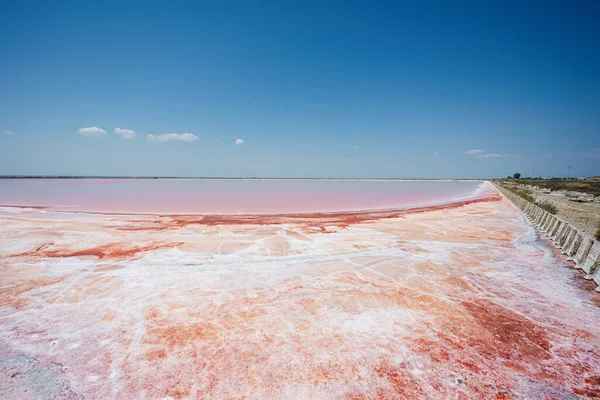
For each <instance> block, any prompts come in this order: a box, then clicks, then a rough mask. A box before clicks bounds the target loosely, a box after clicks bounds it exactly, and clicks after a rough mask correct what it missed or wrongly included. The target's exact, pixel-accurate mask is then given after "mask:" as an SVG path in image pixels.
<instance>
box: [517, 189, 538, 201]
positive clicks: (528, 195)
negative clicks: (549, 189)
mask: <svg viewBox="0 0 600 400" xmlns="http://www.w3.org/2000/svg"><path fill="white" fill-rule="evenodd" d="M515 193H516V194H517V195H518V196H521V197H522V198H524V199H525V200H527V201H530V202H532V203H533V202H535V198H534V197H533V195H532V194H531V192H530V191H527V190H517V191H516V192H515Z"/></svg>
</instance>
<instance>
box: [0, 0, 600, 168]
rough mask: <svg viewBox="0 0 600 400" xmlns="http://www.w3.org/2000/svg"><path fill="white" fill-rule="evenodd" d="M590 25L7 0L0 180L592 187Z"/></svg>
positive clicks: (573, 17) (503, 6) (559, 15)
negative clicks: (393, 181)
mask: <svg viewBox="0 0 600 400" xmlns="http://www.w3.org/2000/svg"><path fill="white" fill-rule="evenodd" d="M598 21H600V2H598V1H562V2H557V1H552V0H550V1H543V2H542V1H539V2H528V1H508V0H503V1H481V0H477V1H470V2H466V1H444V2H427V1H423V2H421V1H409V2H402V1H390V2H384V1H352V0H345V1H342V0H339V1H326V0H320V1H307V0H302V1H296V0H290V1H286V0H283V1H281V0H278V1H273V2H263V1H245V0H244V1H234V0H225V1H210V2H202V1H193V2H192V1H190V2H181V1H139V2H125V1H115V2H111V1H94V2H92V1H87V0H81V1H72V2H62V1H25V0H15V1H9V0H4V1H2V2H0V54H1V57H0V174H43V175H56V174H60V175H147V176H154V175H161V176H175V175H177V176H182V175H183V176H240V177H241V176H289V177H303V176H304V177H327V176H339V177H497V176H506V175H508V174H511V175H512V173H514V172H517V171H520V172H521V173H522V174H523V175H531V174H532V171H533V170H535V172H534V174H535V175H542V176H548V175H557V176H565V175H566V174H567V168H566V166H567V165H572V175H576V176H585V175H600V23H598ZM238 139H239V140H238Z"/></svg>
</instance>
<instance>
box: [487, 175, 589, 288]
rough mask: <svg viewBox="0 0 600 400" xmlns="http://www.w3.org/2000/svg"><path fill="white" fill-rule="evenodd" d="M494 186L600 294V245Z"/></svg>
mask: <svg viewBox="0 0 600 400" xmlns="http://www.w3.org/2000/svg"><path fill="white" fill-rule="evenodd" d="M493 185H494V187H495V188H496V189H498V190H499V191H500V192H501V193H502V194H503V195H504V196H506V197H507V198H508V199H509V200H510V201H512V202H513V203H514V204H515V205H516V206H517V207H518V208H520V209H521V210H522V211H523V213H524V214H525V216H526V217H527V219H529V221H531V222H532V223H533V224H534V225H535V226H536V228H537V229H538V231H539V232H540V233H543V234H545V235H546V236H547V237H548V238H549V239H551V240H552V242H554V244H555V245H556V246H557V247H558V248H560V249H561V250H562V252H563V254H566V255H567V256H568V257H569V260H571V261H573V262H574V263H575V268H577V269H581V270H583V272H585V274H586V275H585V279H587V280H593V281H594V283H596V285H599V286H598V287H597V288H596V291H597V292H600V272H599V271H600V242H598V241H597V240H595V239H594V238H593V237H592V236H590V235H589V234H587V233H585V232H583V231H580V230H579V229H577V228H575V227H574V226H573V225H571V224H570V223H569V222H567V221H564V220H562V219H560V218H558V217H556V216H554V215H552V214H550V213H549V212H547V211H545V210H543V209H541V208H540V207H538V206H537V205H535V204H533V203H531V202H529V201H527V200H525V199H524V198H522V197H520V196H518V195H516V194H515V193H513V192H511V191H510V190H508V189H506V188H503V187H502V186H500V185H497V184H493Z"/></svg>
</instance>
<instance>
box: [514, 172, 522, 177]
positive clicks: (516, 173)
mask: <svg viewBox="0 0 600 400" xmlns="http://www.w3.org/2000/svg"><path fill="white" fill-rule="evenodd" d="M520 177H521V174H520V173H518V172H515V174H514V175H513V178H515V179H519V178H520Z"/></svg>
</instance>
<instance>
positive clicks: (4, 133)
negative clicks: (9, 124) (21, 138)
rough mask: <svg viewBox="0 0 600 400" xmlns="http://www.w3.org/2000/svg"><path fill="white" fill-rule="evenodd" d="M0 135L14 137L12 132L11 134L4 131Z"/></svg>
mask: <svg viewBox="0 0 600 400" xmlns="http://www.w3.org/2000/svg"><path fill="white" fill-rule="evenodd" d="M2 134H3V135H4V136H14V135H15V133H14V132H11V131H4V132H2Z"/></svg>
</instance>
